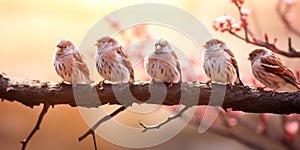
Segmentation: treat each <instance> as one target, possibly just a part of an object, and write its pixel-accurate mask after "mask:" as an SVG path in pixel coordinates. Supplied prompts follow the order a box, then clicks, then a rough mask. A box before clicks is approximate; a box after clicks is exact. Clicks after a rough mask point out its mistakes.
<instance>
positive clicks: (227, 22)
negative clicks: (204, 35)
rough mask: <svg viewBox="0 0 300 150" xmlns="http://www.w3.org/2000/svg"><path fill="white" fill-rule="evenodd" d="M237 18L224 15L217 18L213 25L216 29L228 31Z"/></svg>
mask: <svg viewBox="0 0 300 150" xmlns="http://www.w3.org/2000/svg"><path fill="white" fill-rule="evenodd" d="M234 22H235V19H234V18H233V17H232V16H230V15H227V14H225V15H223V16H220V17H218V18H217V19H215V21H214V24H213V27H214V29H215V30H220V31H221V32H225V31H227V30H228V29H229V28H230V27H231V25H232V24H234Z"/></svg>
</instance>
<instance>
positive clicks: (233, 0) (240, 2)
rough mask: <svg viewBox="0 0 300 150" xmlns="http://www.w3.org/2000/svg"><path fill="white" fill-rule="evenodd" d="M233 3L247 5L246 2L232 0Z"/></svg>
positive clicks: (243, 0)
mask: <svg viewBox="0 0 300 150" xmlns="http://www.w3.org/2000/svg"><path fill="white" fill-rule="evenodd" d="M231 3H239V4H244V3H245V0H231Z"/></svg>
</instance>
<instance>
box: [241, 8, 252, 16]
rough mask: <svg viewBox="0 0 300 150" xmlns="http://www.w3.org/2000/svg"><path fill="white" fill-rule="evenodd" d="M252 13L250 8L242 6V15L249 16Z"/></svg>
mask: <svg viewBox="0 0 300 150" xmlns="http://www.w3.org/2000/svg"><path fill="white" fill-rule="evenodd" d="M250 13H251V11H250V10H249V9H246V8H241V14H242V16H248V15H249V14H250Z"/></svg>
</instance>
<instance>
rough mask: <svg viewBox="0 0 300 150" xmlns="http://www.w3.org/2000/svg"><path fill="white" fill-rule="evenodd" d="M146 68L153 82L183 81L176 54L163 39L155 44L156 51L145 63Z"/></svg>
mask: <svg viewBox="0 0 300 150" xmlns="http://www.w3.org/2000/svg"><path fill="white" fill-rule="evenodd" d="M145 68H146V70H147V73H148V75H149V76H150V77H151V78H152V81H153V80H154V81H158V82H168V83H170V85H169V87H172V85H173V83H178V82H180V81H181V78H182V77H181V68H180V64H179V61H178V57H177V55H176V53H175V52H174V51H173V49H172V48H171V45H170V44H169V42H168V41H167V40H165V39H163V38H161V39H160V40H159V41H158V42H157V43H156V44H155V51H154V52H153V53H152V54H151V55H150V56H149V58H148V60H147V61H146V62H145Z"/></svg>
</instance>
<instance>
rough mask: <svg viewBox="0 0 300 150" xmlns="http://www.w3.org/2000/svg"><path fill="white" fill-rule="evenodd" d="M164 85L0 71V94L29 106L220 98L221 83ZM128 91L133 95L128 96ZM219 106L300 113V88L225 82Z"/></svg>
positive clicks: (188, 101) (193, 101)
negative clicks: (60, 79)
mask: <svg viewBox="0 0 300 150" xmlns="http://www.w3.org/2000/svg"><path fill="white" fill-rule="evenodd" d="M127 86H129V87H130V91H131V93H130V92H128V91H127V90H126V87H127ZM167 86H168V85H166V86H165V84H159V83H153V84H149V82H134V83H130V84H122V85H121V84H119V85H112V84H103V87H102V88H103V89H101V88H97V87H96V86H95V84H91V85H76V86H74V87H72V85H68V84H60V85H58V84H57V83H55V82H41V81H39V80H25V79H21V78H16V77H10V76H8V75H6V74H4V73H0V98H2V100H8V101H18V102H20V103H22V104H24V105H26V106H29V107H33V106H35V105H40V104H41V103H44V104H49V105H53V106H54V105H59V104H68V105H70V106H72V107H76V106H82V107H98V106H101V105H104V104H127V105H128V104H131V103H149V104H162V105H178V104H183V105H186V106H188V107H190V106H195V105H218V103H220V102H217V103H215V102H209V100H210V95H211V94H218V93H219V91H218V90H212V87H213V88H215V87H221V86H223V85H220V84H214V85H213V86H212V87H211V86H207V85H206V84H205V83H201V82H198V81H195V82H183V83H181V84H174V85H173V87H172V88H167ZM165 90H166V91H165ZM150 91H151V94H150ZM211 91H213V93H211ZM164 92H166V93H164ZM115 93H116V94H115ZM74 94H75V95H74ZM130 94H132V95H133V96H134V98H132V97H130ZM150 95H152V96H150ZM159 95H165V97H163V98H160V96H159ZM74 97H75V98H74ZM150 97H151V98H150ZM149 98H150V99H149ZM75 99H76V100H75ZM220 101H222V99H220ZM222 107H223V108H224V109H226V108H232V109H233V110H239V111H243V112H253V113H276V114H290V113H300V92H283V93H276V94H275V96H273V97H272V96H270V92H267V91H263V90H260V89H255V88H253V87H250V86H233V88H232V89H231V88H229V87H228V86H227V89H226V94H225V99H224V102H223V105H222Z"/></svg>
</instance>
